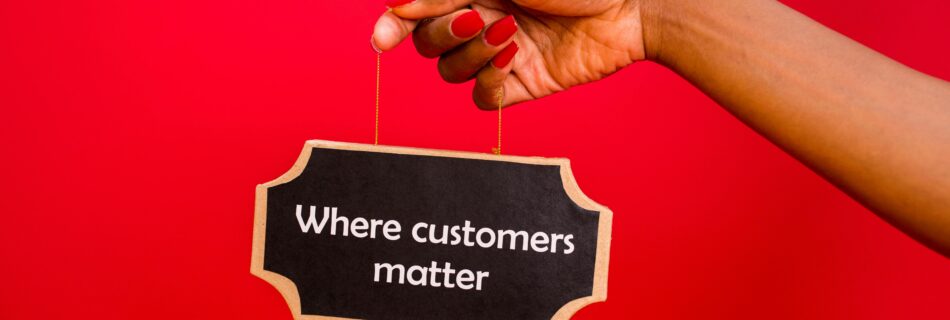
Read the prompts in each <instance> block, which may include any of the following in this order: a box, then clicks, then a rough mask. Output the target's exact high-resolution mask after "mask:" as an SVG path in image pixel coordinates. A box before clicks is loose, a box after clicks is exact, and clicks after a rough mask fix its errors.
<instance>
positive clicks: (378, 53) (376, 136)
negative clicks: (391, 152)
mask: <svg viewBox="0 0 950 320" xmlns="http://www.w3.org/2000/svg"><path fill="white" fill-rule="evenodd" d="M373 49H375V50H376V125H375V127H374V131H373V144H374V145H378V144H379V71H380V68H379V65H380V60H382V59H383V53H382V52H381V51H379V50H378V49H376V47H375V46H373Z"/></svg>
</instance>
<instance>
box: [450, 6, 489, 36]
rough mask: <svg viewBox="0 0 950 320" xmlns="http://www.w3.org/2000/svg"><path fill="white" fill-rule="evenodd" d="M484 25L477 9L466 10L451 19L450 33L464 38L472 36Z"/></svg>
mask: <svg viewBox="0 0 950 320" xmlns="http://www.w3.org/2000/svg"><path fill="white" fill-rule="evenodd" d="M484 27H485V21H482V16H481V15H479V14H478V11H475V10H472V11H469V12H466V13H464V14H462V15H460V16H458V17H456V18H455V20H452V35H454V36H456V37H459V38H462V39H465V38H469V37H471V36H474V35H475V34H476V33H478V32H479V31H482V28H484Z"/></svg>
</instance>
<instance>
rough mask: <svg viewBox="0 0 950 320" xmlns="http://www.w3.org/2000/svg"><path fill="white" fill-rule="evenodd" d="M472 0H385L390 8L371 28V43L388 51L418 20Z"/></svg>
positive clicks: (399, 41)
mask: <svg viewBox="0 0 950 320" xmlns="http://www.w3.org/2000/svg"><path fill="white" fill-rule="evenodd" d="M471 3H472V0H387V1H386V6H387V7H389V8H390V9H389V10H388V11H386V13H383V15H382V16H380V17H379V20H377V21H376V26H375V27H374V28H373V37H372V44H373V47H374V49H377V50H376V51H389V50H392V49H393V48H395V47H396V46H398V45H399V44H400V43H402V41H403V40H405V39H406V38H407V37H409V35H410V34H412V31H413V30H415V28H416V25H418V20H421V19H425V18H437V17H441V16H444V15H447V14H450V13H452V12H454V11H456V10H458V9H461V8H464V7H465V6H468V5H469V4H471Z"/></svg>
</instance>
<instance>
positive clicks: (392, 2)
mask: <svg viewBox="0 0 950 320" xmlns="http://www.w3.org/2000/svg"><path fill="white" fill-rule="evenodd" d="M415 1H416V0H386V7H389V8H395V7H398V6H404V5H407V4H410V3H412V2H415Z"/></svg>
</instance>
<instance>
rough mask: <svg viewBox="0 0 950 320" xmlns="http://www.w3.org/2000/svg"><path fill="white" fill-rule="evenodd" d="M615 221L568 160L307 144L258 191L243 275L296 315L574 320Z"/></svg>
mask: <svg viewBox="0 0 950 320" xmlns="http://www.w3.org/2000/svg"><path fill="white" fill-rule="evenodd" d="M611 215H612V214H611V212H610V210H608V209H607V208H606V207H604V206H601V205H599V204H597V203H595V202H594V201H592V200H590V199H588V198H587V197H586V196H584V194H583V193H581V191H580V189H579V188H578V187H577V184H576V182H575V181H574V177H573V175H572V174H571V170H570V165H569V162H568V160H567V159H547V158H537V157H515V156H499V155H491V154H478V153H466V152H454V151H436V150H424V149H414V148H403V147H389V146H373V145H363V144H353V143H340V142H331V141H320V140H313V141H308V142H307V144H306V146H305V147H304V149H303V152H302V153H301V155H300V158H299V159H298V160H297V162H296V163H295V164H294V166H293V167H292V168H291V169H290V171H289V172H287V173H285V174H284V175H282V176H281V177H279V178H277V179H276V180H274V181H271V182H268V183H265V184H262V185H259V186H258V187H257V198H256V208H255V216H254V248H253V255H252V259H251V273H253V274H254V275H256V276H258V277H260V278H261V279H264V280H265V281H267V282H269V283H270V284H272V285H273V286H274V287H276V288H277V290H278V291H279V292H280V293H281V294H282V295H283V297H284V299H285V300H286V301H287V303H288V305H289V306H290V308H291V310H292V312H293V314H294V316H295V318H296V319H440V320H441V319H569V318H570V317H571V315H573V314H574V313H575V312H577V310H579V309H580V308H582V307H584V306H585V305H588V304H590V303H594V302H598V301H604V300H605V299H606V297H607V262H608V257H609V246H610V226H611Z"/></svg>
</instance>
